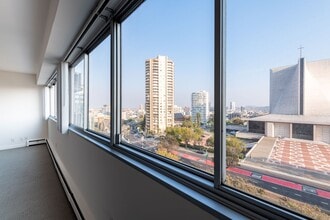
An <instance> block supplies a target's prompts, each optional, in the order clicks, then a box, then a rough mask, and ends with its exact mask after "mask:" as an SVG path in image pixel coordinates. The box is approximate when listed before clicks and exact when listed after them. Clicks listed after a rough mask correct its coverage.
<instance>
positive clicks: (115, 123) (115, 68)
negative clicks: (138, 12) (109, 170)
mask: <svg viewBox="0 0 330 220" xmlns="http://www.w3.org/2000/svg"><path fill="white" fill-rule="evenodd" d="M120 27H121V24H120V23H117V22H115V21H113V22H112V24H111V33H112V38H111V63H112V65H111V77H110V80H111V119H112V120H111V134H110V139H111V144H112V145H113V144H119V143H120V139H119V137H120V129H121V128H120V124H121V122H120V121H121V77H120V76H121V53H120V52H121V36H120V34H121V30H120Z"/></svg>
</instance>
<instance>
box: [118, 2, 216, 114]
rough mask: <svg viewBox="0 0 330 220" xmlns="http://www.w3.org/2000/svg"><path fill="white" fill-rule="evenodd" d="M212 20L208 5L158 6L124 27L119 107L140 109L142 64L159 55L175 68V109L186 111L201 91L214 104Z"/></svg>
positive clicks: (154, 4) (145, 7)
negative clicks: (121, 84)
mask: <svg viewBox="0 0 330 220" xmlns="http://www.w3.org/2000/svg"><path fill="white" fill-rule="evenodd" d="M187 3H189V4H187ZM196 3H197V4H196ZM200 3H203V4H200ZM213 20H214V19H213V3H212V1H202V2H200V1H195V2H194V1H192V2H191V1H177V0H167V1H165V0H161V1H159V0H157V1H146V2H144V3H143V4H142V5H141V6H140V8H139V9H138V10H137V11H135V12H134V13H133V14H132V15H131V16H130V17H129V18H128V19H127V20H126V21H124V24H123V26H122V59H123V65H122V68H123V81H122V82H123V87H122V91H123V107H124V108H125V107H138V105H139V104H144V102H145V100H144V97H145V95H144V94H145V92H144V91H145V60H146V59H149V58H155V57H156V56H157V55H166V56H168V57H169V58H170V59H171V60H173V62H174V65H175V103H176V104H178V105H180V106H190V99H191V93H192V92H195V91H200V90H206V91H208V92H209V93H210V97H212V98H213V94H211V93H213V26H214V25H213Z"/></svg>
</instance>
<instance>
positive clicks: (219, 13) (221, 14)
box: [214, 0, 226, 188]
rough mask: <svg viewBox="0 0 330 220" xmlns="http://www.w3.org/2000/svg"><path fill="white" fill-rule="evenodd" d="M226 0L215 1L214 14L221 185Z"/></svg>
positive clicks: (217, 173) (218, 177) (216, 160)
mask: <svg viewBox="0 0 330 220" xmlns="http://www.w3.org/2000/svg"><path fill="white" fill-rule="evenodd" d="M224 6H225V1H224V0H221V1H215V16H214V19H215V21H214V24H215V26H214V41H215V42H214V45H215V46H214V74H215V76H214V89H215V92H214V99H215V100H214V107H215V115H214V132H215V134H217V135H214V144H215V146H214V185H215V187H216V188H219V187H220V186H221V183H222V181H224V179H225V176H226V173H225V172H226V145H225V144H226V128H225V114H226V113H225V111H224V109H225V106H226V103H225V97H226V96H225V89H224V88H225V72H224V60H225V57H224V55H225V54H224V43H225V39H224V36H225V35H224V24H225V23H224V19H225V10H224V8H225V7H224Z"/></svg>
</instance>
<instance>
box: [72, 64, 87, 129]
mask: <svg viewBox="0 0 330 220" xmlns="http://www.w3.org/2000/svg"><path fill="white" fill-rule="evenodd" d="M71 74H72V75H71V77H72V78H71V82H72V85H71V86H72V113H71V115H72V117H71V123H72V124H74V125H76V126H78V127H81V128H83V127H84V105H85V104H84V103H85V101H84V100H85V75H84V60H82V61H80V62H79V63H78V65H76V66H75V67H74V68H73V69H72V73H71Z"/></svg>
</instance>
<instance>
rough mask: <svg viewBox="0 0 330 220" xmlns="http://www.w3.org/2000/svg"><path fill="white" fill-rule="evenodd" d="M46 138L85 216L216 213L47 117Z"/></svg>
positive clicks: (157, 216) (180, 216)
mask: <svg viewBox="0 0 330 220" xmlns="http://www.w3.org/2000/svg"><path fill="white" fill-rule="evenodd" d="M48 129H49V139H48V141H49V144H50V147H51V149H52V151H53V153H54V156H55V158H56V161H57V162H58V164H59V166H60V168H61V170H62V173H63V175H64V176H65V179H66V181H67V182H68V184H69V187H70V189H71V191H72V193H73V194H74V197H75V199H76V201H77V203H78V205H79V207H80V209H81V210H82V213H83V215H84V217H85V219H100V220H102V219H107V220H108V219H112V220H115V219H121V220H125V219H158V220H161V219H203V220H207V219H215V218H214V217H213V216H212V215H210V214H209V213H207V212H205V211H204V210H202V209H201V208H199V207H197V206H196V205H194V204H193V203H191V202H189V201H188V200H186V199H184V198H183V197H181V196H180V195H178V194H176V193H174V192H173V191H171V190H169V189H167V188H166V187H164V186H163V185H161V184H159V183H157V182H156V181H154V180H152V179H151V178H149V177H147V176H146V175H144V174H143V173H141V172H138V171H137V170H135V169H133V168H132V167H130V166H128V165H127V164H125V163H124V162H122V161H120V160H119V159H117V158H115V157H113V156H112V155H110V154H109V153H107V152H105V151H104V150H102V149H100V148H99V147H97V146H95V145H94V144H92V143H91V142H89V141H87V140H85V139H83V138H81V137H80V136H78V135H76V134H74V133H72V132H70V131H69V132H68V133H67V134H60V133H59V132H58V130H57V129H56V123H55V122H54V121H52V120H49V122H48Z"/></svg>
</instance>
